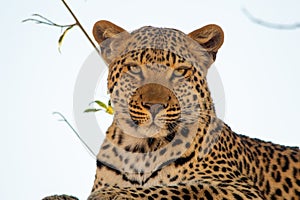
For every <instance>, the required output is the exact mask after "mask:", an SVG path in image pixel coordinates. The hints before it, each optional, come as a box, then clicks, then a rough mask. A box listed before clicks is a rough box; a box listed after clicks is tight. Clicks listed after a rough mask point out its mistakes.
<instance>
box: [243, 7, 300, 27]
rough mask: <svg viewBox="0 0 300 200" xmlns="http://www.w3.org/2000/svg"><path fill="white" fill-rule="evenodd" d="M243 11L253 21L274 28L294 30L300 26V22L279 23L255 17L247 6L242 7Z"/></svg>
mask: <svg viewBox="0 0 300 200" xmlns="http://www.w3.org/2000/svg"><path fill="white" fill-rule="evenodd" d="M242 11H243V13H244V14H245V15H246V16H247V17H248V18H249V19H250V20H251V21H253V22H254V23H256V24H259V25H261V26H265V27H268V28H273V29H282V30H292V29H297V28H300V23H294V24H278V23H272V22H267V21H264V20H262V19H259V18H256V17H254V16H253V15H252V14H250V12H249V11H248V10H247V9H246V8H242Z"/></svg>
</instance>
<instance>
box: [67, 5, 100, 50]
mask: <svg viewBox="0 0 300 200" xmlns="http://www.w3.org/2000/svg"><path fill="white" fill-rule="evenodd" d="M61 1H62V2H63V4H64V5H65V6H66V8H67V9H68V11H69V12H70V13H71V15H72V17H73V18H74V20H75V21H76V24H77V25H78V26H79V28H80V29H81V31H82V32H83V33H84V35H85V36H86V37H87V39H88V40H89V42H90V43H91V44H92V45H93V47H94V49H95V50H96V51H97V53H98V54H99V55H100V51H99V49H98V48H97V47H96V45H95V43H94V42H93V40H92V39H91V38H90V36H89V35H88V34H87V32H86V31H85V29H84V28H83V27H82V25H81V23H80V22H79V20H78V19H77V17H76V15H75V14H74V13H73V11H72V10H71V8H70V7H69V6H68V4H67V3H66V1H64V0H61Z"/></svg>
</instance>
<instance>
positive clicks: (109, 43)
mask: <svg viewBox="0 0 300 200" xmlns="http://www.w3.org/2000/svg"><path fill="white" fill-rule="evenodd" d="M93 35H94V38H95V40H96V41H97V42H98V44H99V46H100V49H101V55H102V57H103V59H104V60H105V61H106V62H107V63H108V64H110V63H111V61H112V59H113V58H115V57H116V56H117V55H119V53H120V52H121V50H122V46H123V45H122V44H124V42H125V41H126V38H128V37H129V35H130V34H129V33H128V32H127V31H126V30H125V29H123V28H121V27H119V26H117V25H115V24H113V23H111V22H109V21H106V20H100V21H98V22H96V23H95V25H94V28H93Z"/></svg>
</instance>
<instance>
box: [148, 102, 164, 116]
mask: <svg viewBox="0 0 300 200" xmlns="http://www.w3.org/2000/svg"><path fill="white" fill-rule="evenodd" d="M144 107H145V108H146V109H147V110H149V112H150V113H151V115H152V118H153V119H154V118H155V116H156V115H157V114H158V113H159V112H160V111H161V110H163V109H164V105H163V104H160V103H154V104H151V103H146V104H145V105H144Z"/></svg>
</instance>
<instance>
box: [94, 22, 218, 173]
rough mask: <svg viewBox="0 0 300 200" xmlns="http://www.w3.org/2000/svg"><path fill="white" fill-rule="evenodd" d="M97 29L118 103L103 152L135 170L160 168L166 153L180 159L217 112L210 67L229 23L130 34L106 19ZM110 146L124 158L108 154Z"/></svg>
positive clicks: (113, 97)
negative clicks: (184, 30) (200, 127)
mask: <svg viewBox="0 0 300 200" xmlns="http://www.w3.org/2000/svg"><path fill="white" fill-rule="evenodd" d="M93 32H94V36H95V38H96V40H97V41H98V43H99V44H100V47H101V52H102V56H103V58H104V60H105V61H106V62H107V64H108V66H109V75H108V90H109V93H110V95H111V100H112V103H113V105H114V109H115V115H114V121H113V124H112V126H111V127H110V128H109V130H108V131H107V136H106V141H105V142H107V143H109V144H107V145H104V147H105V148H102V149H101V150H100V153H99V155H98V159H99V160H101V161H102V162H104V163H106V164H107V163H108V162H109V163H110V164H109V165H110V166H114V167H115V168H118V169H122V170H126V171H128V170H129V171H131V172H134V171H142V172H145V171H153V170H155V169H157V168H159V167H162V166H163V165H164V164H163V163H165V162H166V157H167V158H168V159H167V162H171V161H172V160H176V159H178V158H179V157H180V156H182V155H183V154H184V153H185V152H186V150H187V149H189V148H190V146H191V144H192V143H193V140H194V137H195V135H196V134H197V133H198V125H199V123H202V124H205V123H208V121H207V120H209V119H210V118H211V117H212V116H215V111H214V107H213V102H212V99H211V97H210V92H209V89H208V86H207V82H206V73H207V70H208V68H209V67H210V65H211V64H212V63H213V62H214V59H215V57H216V53H217V50H218V48H219V47H220V46H221V45H222V42H223V32H222V30H221V29H220V28H219V27H218V26H216V25H208V26H206V27H203V28H201V29H198V30H196V31H194V32H192V33H190V34H189V35H186V34H184V33H182V32H181V31H178V30H175V29H167V28H155V27H150V26H146V27H142V28H140V29H138V30H136V31H133V32H131V33H129V32H127V31H125V30H124V29H122V28H120V27H118V26H116V25H114V24H112V23H110V22H107V21H100V22H97V23H96V25H95V26H94V30H93ZM203 38H205V39H203ZM109 152H115V154H116V155H118V156H119V155H122V156H121V157H122V159H120V156H119V158H116V157H115V156H114V158H112V156H107V154H108V153H109ZM133 153H134V154H133ZM137 153H140V154H141V155H139V154H137ZM139 156H140V158H139ZM108 157H109V158H108ZM124 157H126V158H125V160H126V161H127V163H126V164H124V163H123V160H124ZM136 160H143V161H145V162H144V163H140V162H139V163H138V164H137V162H136ZM128 162H129V163H128ZM116 163H120V164H119V165H118V166H116ZM146 163H147V164H146ZM124 165H126V166H129V168H131V169H132V170H130V169H128V168H126V167H124Z"/></svg>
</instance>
